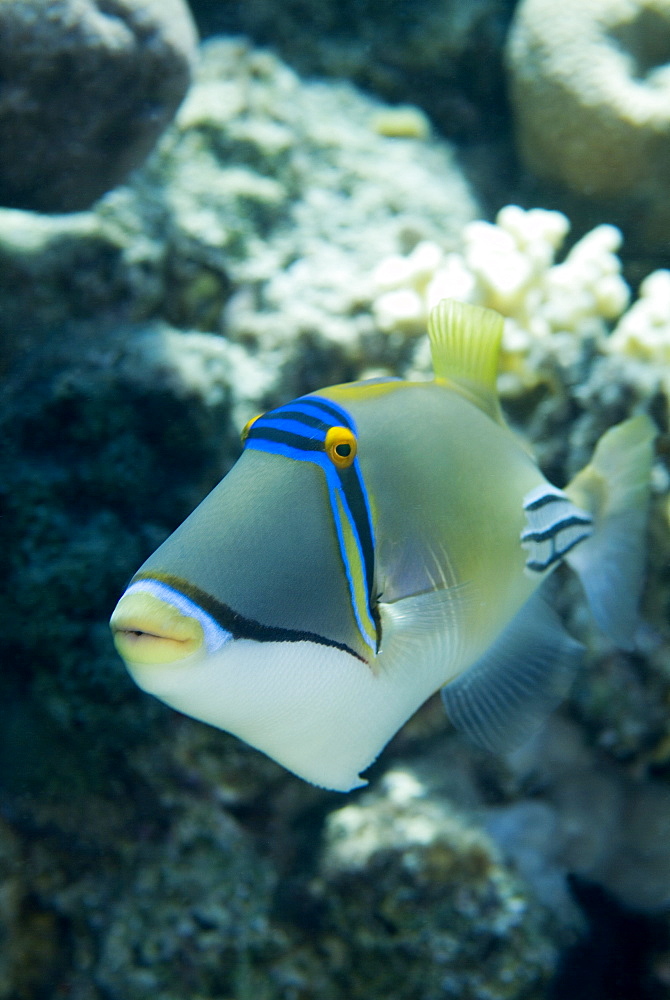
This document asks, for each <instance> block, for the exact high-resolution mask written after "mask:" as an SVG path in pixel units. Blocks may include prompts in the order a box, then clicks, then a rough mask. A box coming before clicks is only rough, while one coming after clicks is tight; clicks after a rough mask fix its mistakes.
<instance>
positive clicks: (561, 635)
mask: <svg viewBox="0 0 670 1000" xmlns="http://www.w3.org/2000/svg"><path fill="white" fill-rule="evenodd" d="M581 652H582V646H581V645H580V644H579V643H578V642H576V641H575V640H574V639H572V638H571V636H569V635H568V633H567V632H566V631H565V629H564V628H563V625H562V624H561V622H560V620H559V618H558V616H557V614H556V613H555V611H553V609H552V608H551V607H550V606H549V605H548V604H547V603H546V600H545V599H544V597H543V596H542V594H541V593H535V594H534V595H533V596H532V597H531V598H530V599H529V600H528V601H527V602H526V604H525V605H524V606H523V607H522V608H521V610H520V611H519V612H518V613H517V615H516V616H515V617H514V618H513V619H512V621H511V622H510V623H509V624H508V625H507V626H506V628H505V629H504V630H503V631H502V632H501V634H500V635H499V637H498V638H497V639H496V641H495V642H494V644H493V645H492V646H491V647H490V648H489V649H488V650H487V651H486V653H484V655H483V656H482V657H481V658H480V659H479V660H478V661H477V662H476V663H474V664H473V665H472V666H471V667H469V668H468V669H467V670H465V671H464V672H463V673H462V674H461V675H460V676H459V677H457V678H456V680H454V681H452V682H451V683H449V684H447V685H446V686H445V687H443V688H442V691H441V695H442V702H443V704H444V707H445V709H446V711H447V714H448V715H449V718H450V719H451V721H452V722H453V724H454V725H455V726H456V728H457V729H460V730H461V731H462V732H464V733H465V734H466V735H467V736H469V737H470V738H471V739H472V740H473V741H474V742H475V743H477V744H478V745H479V746H482V747H484V748H485V749H487V750H491V751H493V752H494V753H506V752H508V751H510V750H513V749H514V748H515V747H517V746H520V745H521V744H522V743H524V742H525V741H526V740H527V739H528V738H529V737H530V736H532V735H533V733H534V732H536V731H537V730H538V729H539V728H540V726H541V725H542V723H543V722H544V720H545V718H546V717H547V715H548V714H549V713H550V712H551V711H552V710H553V709H554V708H555V707H556V706H557V705H558V704H559V702H561V701H562V700H563V698H564V697H565V695H566V694H567V691H568V689H569V687H570V685H571V683H572V680H573V678H574V675H575V673H576V670H577V668H578V666H579V663H580V661H581Z"/></svg>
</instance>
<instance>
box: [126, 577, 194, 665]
mask: <svg viewBox="0 0 670 1000" xmlns="http://www.w3.org/2000/svg"><path fill="white" fill-rule="evenodd" d="M110 626H111V629H112V635H113V637H114V645H115V646H116V648H117V650H118V652H119V653H120V655H121V656H122V657H123V659H124V660H125V661H126V662H130V663H171V662H172V661H173V660H183V659H184V658H185V657H187V656H190V655H191V654H192V653H195V652H196V651H197V650H198V649H200V647H201V646H202V644H203V642H204V641H205V635H204V632H203V629H202V625H201V624H200V622H199V621H198V620H197V619H196V618H191V617H189V616H187V615H183V614H182V613H181V611H179V610H178V609H177V608H175V607H174V605H172V604H168V603H167V601H161V600H160V598H158V597H154V596H153V594H148V593H142V592H137V593H134V594H126V595H125V596H124V597H122V598H121V600H120V601H119V603H118V604H117V606H116V610H115V611H114V614H113V615H112V619H111V621H110Z"/></svg>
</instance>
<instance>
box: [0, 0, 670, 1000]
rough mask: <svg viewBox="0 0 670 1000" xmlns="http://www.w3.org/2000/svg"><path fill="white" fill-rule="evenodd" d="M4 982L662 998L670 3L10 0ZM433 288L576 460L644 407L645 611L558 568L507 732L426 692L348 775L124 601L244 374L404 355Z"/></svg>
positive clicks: (196, 478) (667, 828) (322, 369)
mask: <svg viewBox="0 0 670 1000" xmlns="http://www.w3.org/2000/svg"><path fill="white" fill-rule="evenodd" d="M0 206H2V207H1V208H0V377H1V378H2V388H1V392H0V425H1V426H0V561H1V565H0V580H1V581H2V599H1V601H0V632H1V646H0V650H1V652H0V657H1V661H0V662H1V665H2V669H1V670H0V1000H32V998H35V1000H47V998H48V1000H60V998H71V1000H145V998H147V1000H149V998H151V1000H187V998H188V1000H312V998H314V1000H316V998H328V1000H358V998H360V1000H381V998H385V1000H405V998H407V1000H410V998H413V1000H439V998H445V1000H448V998H452V997H453V998H459V1000H503V998H505V1000H507V998H509V1000H512V998H514V1000H563V998H568V997H569V998H570V1000H582V998H584V1000H586V998H587V997H588V998H589V1000H638V998H639V1000H656V998H662V997H668V996H670V625H669V614H670V538H669V529H670V500H669V495H668V487H669V483H670V469H669V463H670V440H669V438H668V399H669V396H670V0H562V2H561V3H560V4H557V3H555V0H519V2H518V3H514V2H512V0H283V2H282V3H281V4H280V3H277V2H271V0H240V2H232V0H231V2H228V0H209V2H207V0H193V2H192V3H191V4H190V6H187V5H186V4H185V3H184V2H182V0H0ZM444 296H454V297H456V298H460V299H462V300H464V301H470V302H473V303H478V304H481V305H487V306H492V307H494V308H496V309H498V310H499V311H500V312H502V313H503V315H504V316H505V317H506V330H505V339H504V344H503V363H502V369H501V375H500V378H499V388H500V392H501V398H502V402H503V407H504V410H505V413H506V415H507V416H508V418H509V420H510V422H511V423H512V425H513V427H514V428H515V429H516V430H517V431H518V432H519V433H520V434H521V435H522V437H523V438H525V439H526V441H527V442H528V443H529V445H530V446H531V447H532V449H533V452H534V454H535V455H536V456H537V458H538V460H539V462H540V464H541V467H542V470H543V472H544V473H545V474H546V475H547V476H548V478H549V479H551V481H552V482H555V483H557V484H558V485H559V486H560V485H563V484H564V483H565V482H566V481H567V480H568V479H569V478H570V477H571V476H572V475H573V474H574V473H575V472H576V470H578V469H579V468H581V467H582V466H583V465H584V464H585V463H586V462H587V461H588V459H589V457H590V454H591V452H592V449H593V446H594V444H595V442H596V440H597V439H598V438H599V437H600V435H601V434H602V433H603V432H604V430H605V429H606V428H608V427H609V426H611V425H613V424H615V423H617V422H618V421H620V420H623V419H625V418H626V417H627V416H629V415H632V414H634V413H638V412H647V413H649V414H650V415H651V416H652V418H653V419H654V421H655V422H656V424H657V426H658V429H659V438H658V443H657V461H656V464H655V467H654V478H653V501H652V510H651V517H650V525H649V550H648V580H647V587H646V590H645V595H644V602H643V613H644V618H645V621H646V622H647V623H648V628H647V630H646V632H645V634H644V636H643V640H642V642H641V643H640V646H639V648H638V649H636V650H635V651H634V652H622V651H620V650H617V649H614V648H613V647H612V645H611V643H610V642H609V641H607V640H606V639H605V638H603V637H602V636H601V635H600V634H599V633H598V632H597V630H596V629H595V626H594V625H593V623H592V621H591V618H590V616H589V612H588V609H587V607H586V602H585V600H584V598H583V595H582V592H581V590H580V588H579V584H578V583H577V581H576V579H575V578H574V577H572V576H570V575H569V574H566V575H565V576H563V575H560V574H559V579H558V583H557V595H556V597H557V603H558V606H559V608H560V612H561V615H562V617H563V619H564V620H565V622H566V624H567V626H568V628H569V630H570V632H571V633H572V634H573V635H574V636H575V637H577V638H578V639H579V640H580V641H581V642H582V643H584V645H585V646H586V650H587V652H586V656H585V663H584V666H583V668H582V670H581V671H580V673H579V675H578V679H577V682H576V683H575V685H574V687H573V690H572V692H571V695H570V697H569V699H568V701H567V703H566V704H565V705H564V706H563V707H562V708H561V709H560V710H559V711H558V712H557V713H555V714H554V716H552V718H551V719H550V720H549V722H548V724H547V726H546V727H545V728H544V729H543V730H542V731H541V733H540V734H539V735H538V736H537V737H536V738H535V739H534V740H533V741H532V743H531V744H530V745H528V746H526V747H524V748H522V749H521V750H519V751H517V752H516V753H514V754H511V755H509V756H508V757H506V758H497V757H494V756H492V755H490V754H487V753H485V752H483V751H480V750H477V749H475V748H473V747H472V746H471V745H470V744H468V743H467V742H466V741H465V740H464V739H462V738H461V737H460V736H458V735H457V734H455V733H454V731H453V729H452V728H451V726H450V725H449V723H448V722H447V720H446V719H445V717H444V713H443V711H442V708H441V706H440V704H439V699H435V698H434V699H431V700H430V701H429V702H428V703H427V704H426V705H425V706H424V708H423V709H422V710H421V711H420V712H419V713H418V714H417V715H416V716H415V717H414V718H413V719H412V720H411V721H410V722H409V723H408V724H407V725H406V726H405V727H404V729H403V730H402V731H401V732H400V733H399V734H398V736H397V737H396V738H395V739H394V740H393V741H392V743H391V744H390V745H389V746H388V747H387V748H386V750H385V751H384V752H383V754H382V755H381V757H380V758H379V760H378V761H377V762H376V764H375V765H374V766H373V768H372V769H371V770H370V771H369V772H368V774H367V776H368V777H369V779H370V783H369V786H368V787H367V788H366V789H363V790H361V791H357V792H355V793H352V794H350V795H348V796H342V795H340V794H337V793H331V792H326V791H323V790H320V789H317V788H314V787H311V786H309V785H307V784H305V783H304V782H302V781H300V780H299V779H298V778H295V777H293V776H292V775H290V774H289V773H287V772H286V771H284V770H283V769H282V768H280V767H279V766H278V765H276V764H274V763H273V762H272V761H270V760H269V759H267V758H266V757H264V756H263V755H261V754H260V753H258V752H256V751H254V750H252V749H251V748H249V747H247V746H246V745H244V744H242V743H241V742H240V741H239V740H236V739H235V738H233V737H232V736H229V735H227V734H226V733H223V732H220V731H217V730H215V729H212V728H210V727H208V726H205V725H203V724H200V723H198V722H195V721H192V720H191V719H188V718H186V717H184V716H181V715H179V714H178V713H176V712H174V711H172V710H170V709H168V708H166V707H165V706H163V705H162V704H159V702H157V701H156V700H154V699H152V698H150V697H148V696H147V695H145V694H143V693H142V692H140V691H139V690H138V689H137V688H136V687H135V685H134V684H133V682H132V681H131V679H130V677H129V676H128V675H127V673H126V671H125V668H124V666H123V664H122V662H121V660H120V659H119V657H118V656H117V654H116V653H115V651H114V648H113V646H112V642H111V637H110V633H109V627H108V619H109V615H110V614H111V611H112V610H113V608H114V605H115V603H116V601H117V599H118V597H119V595H120V593H121V592H122V591H123V588H124V587H125V585H126V583H127V581H128V579H129V577H130V575H131V574H132V573H133V572H134V570H135V569H136V568H137V566H138V565H139V564H140V563H141V562H142V561H143V559H144V558H146V557H147V556H148V555H149V554H150V553H151V552H152V551H153V550H154V549H155V548H156V546H157V545H158V544H159V543H160V542H161V541H162V540H163V539H164V538H165V537H167V535H168V534H169V533H170V532H171V531H173V530H174V528H175V527H176V526H177V525H178V524H179V523H180V522H181V521H182V520H183V518H184V517H185V516H186V515H187V514H188V513H189V512H190V511H191V510H192V509H193V507H194V506H195V505H196V504H197V503H198V502H199V501H200V500H201V499H202V497H203V496H204V495H205V494H206V493H207V492H208V491H209V490H210V489H211V488H212V487H213V486H214V485H215V484H216V483H217V482H218V480H219V479H220V478H221V476H222V475H223V474H224V473H225V472H227V470H228V469H229V468H230V466H231V465H232V463H233V462H234V461H235V459H236V458H237V456H238V454H239V451H240V441H239V431H240V428H241V427H242V426H243V425H244V423H245V422H246V421H247V420H248V419H249V418H250V417H251V416H253V415H254V414H255V413H257V412H259V410H264V409H266V408H268V407H271V406H276V405H279V404H280V403H283V402H285V401H286V400H288V399H290V398H292V397H294V396H296V395H299V394H301V393H305V392H309V391H312V390H315V389H318V388H320V387H322V386H324V385H328V384H332V383H336V382H342V381H348V380H351V379H357V378H361V377H367V376H370V375H385V374H393V375H400V376H402V377H426V376H428V375H429V373H430V357H429V351H428V346H427V341H426V338H425V336H424V331H425V322H426V317H427V313H428V310H429V308H430V307H431V306H432V305H433V304H434V303H435V302H436V301H438V300H439V299H440V298H442V297H444Z"/></svg>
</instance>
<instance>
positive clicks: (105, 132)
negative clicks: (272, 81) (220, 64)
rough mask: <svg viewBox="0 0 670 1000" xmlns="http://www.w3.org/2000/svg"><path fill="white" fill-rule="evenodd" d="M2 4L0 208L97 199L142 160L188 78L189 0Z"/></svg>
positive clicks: (82, 204)
mask: <svg viewBox="0 0 670 1000" xmlns="http://www.w3.org/2000/svg"><path fill="white" fill-rule="evenodd" d="M48 8H49V9H48V12H47V11H46V9H45V5H44V2H43V0H2V2H0V65H2V88H1V89H0V133H1V134H2V144H1V145H0V204H2V205H6V206H13V207H15V208H29V209H36V210H38V211H43V212H72V211H76V210H78V209H82V208H88V206H89V205H91V203H92V202H93V201H95V199H96V198H99V197H100V195H102V194H104V192H105V191H109V189H110V188H112V187H114V186H115V185H116V184H119V183H120V182H121V181H123V180H125V178H126V177H127V175H128V174H129V172H130V171H131V170H133V169H134V168H135V167H137V166H139V165H140V164H141V163H142V162H143V160H144V159H145V157H146V155H147V154H148V153H149V151H150V150H151V148H152V147H153V145H154V143H155V142H156V139H157V138H158V136H159V135H160V134H161V132H162V131H163V129H164V128H165V126H166V125H167V124H168V123H169V121H170V119H171V118H172V116H173V114H174V112H175V110H176V108H177V106H178V105H179V103H180V101H181V100H182V98H183V96H184V94H185V92H186V89H187V87H188V84H189V80H190V72H191V65H192V63H193V60H194V58H195V50H196V32H195V27H194V24H193V21H192V20H191V16H190V13H189V8H188V6H187V5H186V4H185V3H184V2H183V0H112V2H108V3H104V4H101V3H97V2H95V0H60V2H58V3H52V4H49V5H48Z"/></svg>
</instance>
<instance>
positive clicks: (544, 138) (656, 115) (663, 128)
mask: <svg viewBox="0 0 670 1000" xmlns="http://www.w3.org/2000/svg"><path fill="white" fill-rule="evenodd" d="M669 53H670V4H668V2H667V0H586V2H584V0H567V2H566V3H564V4H561V5H560V6H557V5H556V4H555V3H552V2H551V0H522V2H521V3H520V4H519V5H518V7H517V9H516V12H515V16H514V20H513V23H512V26H511V29H510V33H509V36H508V41H507V65H508V72H509V82H510V93H511V100H512V104H513V107H514V111H515V122H516V130H517V143H518V148H519V151H520V153H521V155H522V156H523V158H524V159H525V161H526V162H527V163H528V165H529V166H530V167H531V169H532V170H534V171H535V172H536V173H538V174H539V175H541V176H543V177H547V178H551V179H553V180H558V181H560V182H561V183H563V184H564V185H566V186H567V187H568V188H570V189H571V190H573V191H576V192H578V193H580V194H583V195H587V196H588V197H590V198H593V197H596V198H598V197H599V198H613V199H616V198H629V199H630V200H631V202H630V205H629V206H628V209H630V207H631V206H632V207H633V212H631V213H630V215H629V218H630V220H631V224H633V220H632V216H633V214H635V215H636V216H637V217H638V221H637V224H636V225H635V230H636V232H637V233H638V234H639V235H640V236H641V237H643V238H644V239H646V241H647V242H649V241H653V242H655V243H659V242H660V243H661V244H663V245H664V246H666V248H667V246H668V242H667V227H668V222H669V221H670V218H669V216H668V212H667V204H668V194H669V186H668V184H669V182H668V176H669V174H668V163H669V162H670V63H669V62H668V57H669Z"/></svg>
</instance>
